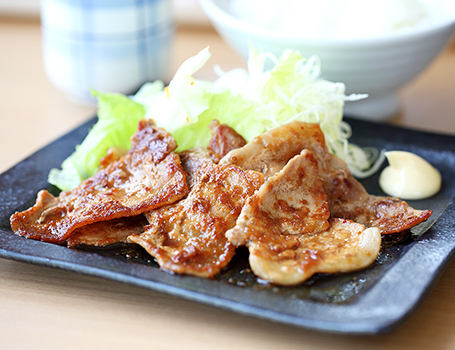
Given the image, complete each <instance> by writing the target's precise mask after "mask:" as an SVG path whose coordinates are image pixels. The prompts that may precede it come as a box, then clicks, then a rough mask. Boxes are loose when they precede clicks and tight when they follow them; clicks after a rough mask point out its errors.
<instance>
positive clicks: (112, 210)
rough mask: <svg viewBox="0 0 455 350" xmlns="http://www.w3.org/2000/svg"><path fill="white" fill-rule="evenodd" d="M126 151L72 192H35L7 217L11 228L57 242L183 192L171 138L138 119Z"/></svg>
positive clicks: (171, 200) (168, 201) (172, 199)
mask: <svg viewBox="0 0 455 350" xmlns="http://www.w3.org/2000/svg"><path fill="white" fill-rule="evenodd" d="M131 141H132V142H131V143H132V147H131V149H130V151H129V152H128V153H127V154H126V155H125V156H123V157H121V158H120V159H119V160H118V161H113V162H111V163H109V164H107V165H106V167H105V168H102V169H101V170H100V171H99V172H98V173H97V174H95V175H94V176H93V177H92V178H90V179H87V180H85V181H83V182H82V183H81V185H80V186H79V187H77V188H75V189H74V190H71V191H64V192H61V193H60V195H59V196H58V197H54V196H53V195H51V194H50V193H49V192H48V191H46V190H42V191H40V192H39V193H38V198H37V201H36V204H35V205H34V206H33V207H31V208H29V209H27V210H25V211H24V212H21V213H19V212H18V213H15V214H13V215H12V216H11V227H12V229H13V231H14V232H15V233H16V234H18V235H22V236H25V237H28V238H33V239H39V240H43V241H47V242H53V243H60V242H63V241H65V240H66V239H67V238H68V237H70V236H71V235H72V234H73V232H74V231H75V230H76V229H77V228H80V227H83V226H86V225H90V224H93V223H96V222H101V221H108V220H113V219H118V218H121V217H131V216H137V215H139V214H142V213H144V212H146V211H149V210H152V209H155V208H158V207H160V206H163V205H168V204H171V203H174V202H176V201H177V200H179V199H181V198H183V197H184V196H185V195H186V194H187V193H188V186H187V184H186V180H185V172H184V171H183V168H182V166H181V164H180V158H179V157H178V155H177V154H175V153H173V151H174V150H175V149H176V148H177V145H176V142H175V140H174V138H173V137H172V136H171V135H170V134H169V133H168V132H166V131H165V130H163V129H160V128H157V127H155V126H154V124H153V123H152V122H151V121H146V120H142V121H141V122H139V124H138V129H137V132H136V133H135V134H134V135H133V137H132V140H131Z"/></svg>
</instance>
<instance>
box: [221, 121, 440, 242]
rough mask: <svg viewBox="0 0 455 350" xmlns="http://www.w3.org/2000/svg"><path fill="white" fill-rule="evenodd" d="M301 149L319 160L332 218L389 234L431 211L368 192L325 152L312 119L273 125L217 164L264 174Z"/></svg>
mask: <svg viewBox="0 0 455 350" xmlns="http://www.w3.org/2000/svg"><path fill="white" fill-rule="evenodd" d="M304 149H307V150H310V151H311V152H312V153H313V154H314V156H315V157H316V159H317V160H318V164H319V165H318V166H319V176H320V177H321V179H322V182H323V188H324V191H325V193H326V194H327V197H328V201H329V210H330V213H331V217H334V218H343V219H348V220H353V221H355V222H358V223H361V224H363V225H365V226H367V227H379V229H380V231H381V234H391V233H397V232H401V231H404V230H407V229H410V228H412V227H413V226H415V225H417V224H419V223H421V222H422V221H425V220H426V219H428V218H429V216H430V215H431V214H432V212H431V210H417V209H414V208H412V207H411V206H409V205H408V204H407V203H406V202H405V201H402V200H400V199H398V198H393V197H381V196H374V195H370V194H368V193H367V191H366V190H365V188H364V187H363V186H362V184H360V182H358V181H357V180H356V179H355V178H354V176H353V175H352V174H351V172H350V171H349V169H348V166H347V165H346V163H345V162H344V161H343V160H342V159H340V158H339V157H337V156H335V155H333V154H331V153H330V152H329V150H328V148H327V145H326V143H325V138H324V134H323V133H322V131H321V129H320V127H319V125H318V124H314V123H305V122H299V121H296V122H292V123H289V124H286V125H283V126H280V127H277V128H275V129H272V130H270V131H268V132H266V133H264V134H262V135H260V136H258V137H256V138H255V139H254V140H253V141H251V142H249V143H248V144H247V145H245V146H244V147H242V148H239V149H236V150H233V151H231V152H229V153H228V154H227V155H226V156H225V157H223V158H222V159H221V161H220V163H229V164H235V165H237V166H239V167H241V168H242V169H249V170H255V171H258V172H262V173H263V174H264V175H265V178H268V177H270V176H273V175H274V174H276V173H277V172H279V171H280V170H281V169H283V167H284V166H285V165H286V164H287V162H288V161H289V160H290V159H291V158H293V157H294V156H296V155H298V154H299V153H300V152H301V151H302V150H304Z"/></svg>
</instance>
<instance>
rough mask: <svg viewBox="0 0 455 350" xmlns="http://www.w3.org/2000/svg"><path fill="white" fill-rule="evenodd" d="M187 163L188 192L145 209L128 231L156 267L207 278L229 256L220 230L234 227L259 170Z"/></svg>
mask: <svg viewBox="0 0 455 350" xmlns="http://www.w3.org/2000/svg"><path fill="white" fill-rule="evenodd" d="M196 157H197V158H198V159H197V160H196V161H195V162H194V163H192V162H191V160H189V158H191V153H187V155H186V162H189V163H192V164H199V167H193V168H191V169H192V170H193V171H194V172H195V173H197V175H196V176H195V175H194V173H189V177H190V178H193V179H195V180H196V181H195V182H194V183H193V185H192V187H191V189H190V192H189V194H188V197H186V198H185V199H183V200H181V201H179V202H177V203H175V204H173V205H170V206H166V207H162V208H159V209H157V210H153V211H150V212H148V213H147V214H146V216H147V219H148V221H149V225H148V226H147V228H146V231H145V233H143V234H141V235H132V236H130V237H128V241H129V242H131V243H137V244H139V245H141V246H142V247H143V248H145V249H146V250H147V252H148V253H149V254H150V255H152V256H154V257H155V258H156V260H157V261H158V264H159V265H160V267H161V268H163V269H166V270H170V271H172V272H175V273H180V274H189V275H195V276H200V277H206V278H210V277H213V276H215V275H216V274H218V273H219V272H220V271H221V269H222V268H223V267H225V266H226V265H227V264H228V263H229V261H230V260H231V259H232V257H233V255H234V253H235V248H234V246H233V245H232V244H231V243H229V242H228V240H227V238H226V237H225V232H226V231H227V230H228V229H230V228H232V227H234V225H235V223H236V220H237V217H238V216H239V214H240V211H241V209H242V207H243V205H244V204H245V201H246V200H247V198H248V197H250V196H251V195H253V193H254V192H255V191H256V190H257V189H258V188H259V187H260V185H261V184H262V182H263V175H262V174H260V173H256V172H254V171H244V170H242V169H240V168H239V167H237V166H234V165H231V164H223V165H218V164H214V163H213V162H212V161H206V162H201V161H200V158H199V157H200V154H197V155H196Z"/></svg>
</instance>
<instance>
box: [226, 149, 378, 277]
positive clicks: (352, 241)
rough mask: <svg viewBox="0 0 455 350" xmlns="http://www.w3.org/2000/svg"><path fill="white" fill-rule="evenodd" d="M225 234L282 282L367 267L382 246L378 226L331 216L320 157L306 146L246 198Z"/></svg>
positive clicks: (263, 273)
mask: <svg viewBox="0 0 455 350" xmlns="http://www.w3.org/2000/svg"><path fill="white" fill-rule="evenodd" d="M226 236H227V237H228V239H229V241H230V242H231V243H233V244H235V245H236V246H239V245H246V246H248V248H249V252H250V256H249V261H250V266H251V269H252V270H253V272H254V273H255V274H256V275H257V276H259V277H260V278H262V279H264V280H266V281H269V282H272V283H276V284H280V285H295V284H299V283H302V282H303V281H305V280H306V279H308V278H310V277H311V276H312V275H313V274H315V273H318V272H325V273H337V272H346V271H353V270H358V269H361V268H364V267H366V266H368V265H370V264H371V263H373V262H374V261H375V259H376V257H377V255H378V253H379V250H380V247H381V235H380V233H379V229H378V228H370V229H365V227H364V226H363V225H361V224H358V223H354V222H352V221H349V220H342V219H331V218H330V212H329V208H328V204H327V196H326V194H325V193H324V190H323V186H322V181H321V179H320V178H319V169H318V164H317V161H316V159H315V157H314V156H313V154H312V153H311V152H309V151H307V150H304V151H303V152H302V154H301V155H298V156H295V157H294V158H293V159H291V160H290V161H289V162H288V164H287V165H286V166H285V167H284V168H283V169H282V170H281V171H279V172H278V173H276V174H275V175H273V176H271V177H269V178H268V179H267V180H266V182H265V183H264V185H263V186H262V187H261V188H260V189H259V191H257V192H256V194H254V195H253V196H252V197H250V198H249V199H248V201H247V203H246V205H245V206H244V207H243V209H242V212H241V214H240V217H239V219H238V220H237V224H236V226H235V227H234V228H233V229H231V230H229V231H228V232H227V233H226Z"/></svg>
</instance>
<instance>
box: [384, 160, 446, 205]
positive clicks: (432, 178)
mask: <svg viewBox="0 0 455 350" xmlns="http://www.w3.org/2000/svg"><path fill="white" fill-rule="evenodd" d="M385 156H386V158H387V160H388V162H389V166H387V167H386V168H385V169H384V170H383V171H382V173H381V175H380V176H379V186H381V189H382V190H383V191H384V192H385V193H387V194H388V195H390V196H393V197H399V198H402V199H424V198H428V197H431V196H433V195H434V194H436V193H437V192H438V191H439V190H440V189H441V182H442V179H441V173H440V172H439V171H438V169H436V168H435V167H434V166H432V165H431V164H430V163H429V162H427V161H426V160H425V159H423V158H422V157H420V156H418V155H416V154H414V153H411V152H405V151H390V152H386V153H385Z"/></svg>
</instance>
